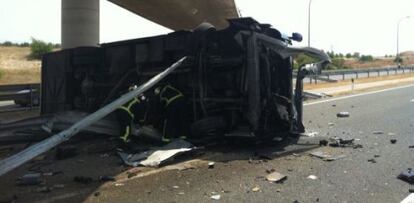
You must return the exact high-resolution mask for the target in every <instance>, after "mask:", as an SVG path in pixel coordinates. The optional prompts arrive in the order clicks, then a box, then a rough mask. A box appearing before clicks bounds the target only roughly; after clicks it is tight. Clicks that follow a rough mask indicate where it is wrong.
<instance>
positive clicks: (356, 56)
mask: <svg viewBox="0 0 414 203" xmlns="http://www.w3.org/2000/svg"><path fill="white" fill-rule="evenodd" d="M359 56H360V53H359V52H354V54H353V55H352V57H354V58H359Z"/></svg>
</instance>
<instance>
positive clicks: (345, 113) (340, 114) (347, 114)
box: [336, 111, 349, 118]
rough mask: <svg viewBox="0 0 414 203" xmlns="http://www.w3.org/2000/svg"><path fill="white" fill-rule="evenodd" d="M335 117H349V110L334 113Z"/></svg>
mask: <svg viewBox="0 0 414 203" xmlns="http://www.w3.org/2000/svg"><path fill="white" fill-rule="evenodd" d="M336 117H338V118H346V117H349V112H347V111H341V112H339V113H337V114H336Z"/></svg>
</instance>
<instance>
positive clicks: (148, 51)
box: [41, 18, 330, 138]
mask: <svg viewBox="0 0 414 203" xmlns="http://www.w3.org/2000/svg"><path fill="white" fill-rule="evenodd" d="M228 22H229V26H228V27H227V28H226V29H223V30H216V29H215V28H214V27H213V26H211V25H210V24H208V23H203V24H201V25H200V26H199V27H197V28H195V29H194V30H192V31H176V32H172V33H169V34H166V35H161V36H155V37H147V38H140V39H133V40H127V41H119V42H112V43H106V44H101V45H100V46H99V47H79V48H73V49H67V50H62V51H58V52H53V53H49V54H47V55H45V56H44V57H43V62H42V93H41V113H42V114H43V115H49V114H58V113H61V112H68V111H76V112H86V113H92V112H94V111H96V110H98V109H99V108H101V107H103V106H105V105H106V104H108V103H110V102H111V101H113V100H115V99H117V98H118V97H119V96H120V95H122V93H124V92H125V90H127V89H128V86H129V85H131V84H137V85H139V84H142V83H144V82H145V81H147V80H148V79H149V78H151V77H153V76H155V75H157V74H158V73H160V72H161V71H163V70H164V69H166V68H167V67H168V66H170V65H171V64H172V63H174V62H175V61H176V60H178V59H180V58H182V57H184V56H187V57H188V60H186V61H185V62H184V63H183V64H182V66H181V67H179V68H178V69H177V70H176V71H174V72H172V73H171V74H169V75H168V76H167V77H166V78H164V79H163V80H162V81H160V83H163V84H170V85H172V86H174V87H175V88H177V89H179V90H180V91H181V92H182V93H183V95H184V96H185V98H186V100H185V101H186V104H187V105H186V115H187V116H186V118H187V119H188V123H189V125H188V131H189V132H191V136H193V137H206V136H212V135H214V136H229V135H248V136H255V137H259V138H274V137H282V136H285V135H288V134H290V133H301V132H304V127H303V124H302V116H301V115H302V94H301V93H302V79H303V77H304V76H306V74H308V73H310V72H312V71H316V72H317V71H319V70H320V69H321V68H322V67H323V66H324V65H326V64H327V63H328V62H329V61H330V59H329V57H328V56H327V55H326V54H325V53H323V52H322V51H319V50H317V49H314V48H310V47H306V48H294V47H291V44H292V40H297V41H300V40H301V36H300V35H299V34H297V33H294V34H293V35H292V36H289V37H287V36H285V35H283V34H282V33H281V32H279V31H278V30H276V29H274V28H272V27H271V26H270V25H268V24H260V23H258V22H257V21H255V20H254V19H252V18H237V19H230V20H228ZM300 53H304V54H308V55H311V56H313V57H316V58H319V59H320V62H319V63H317V64H314V65H313V66H311V67H309V66H307V67H306V68H300V69H299V70H298V72H297V80H296V86H295V88H294V87H293V80H292V79H293V68H292V63H293V61H292V57H293V56H295V55H297V54H300ZM294 89H295V91H293V90H294ZM159 116H162V115H159ZM108 119H109V120H110V119H114V118H112V117H110V116H109V117H108ZM115 123H116V122H115ZM144 125H146V124H144ZM148 125H151V126H154V127H155V128H157V125H153V123H148ZM158 130H161V129H158Z"/></svg>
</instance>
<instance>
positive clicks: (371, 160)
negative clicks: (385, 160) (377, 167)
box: [368, 159, 377, 164]
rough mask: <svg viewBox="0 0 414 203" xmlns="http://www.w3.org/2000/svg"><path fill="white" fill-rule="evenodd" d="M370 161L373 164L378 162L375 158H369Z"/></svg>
mask: <svg viewBox="0 0 414 203" xmlns="http://www.w3.org/2000/svg"><path fill="white" fill-rule="evenodd" d="M368 162H371V163H373V164H375V163H377V161H376V160H375V159H368Z"/></svg>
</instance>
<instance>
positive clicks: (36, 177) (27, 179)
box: [17, 173, 42, 185]
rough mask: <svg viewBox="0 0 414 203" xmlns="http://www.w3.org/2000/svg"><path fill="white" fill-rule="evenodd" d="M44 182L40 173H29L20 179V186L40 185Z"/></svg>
mask: <svg viewBox="0 0 414 203" xmlns="http://www.w3.org/2000/svg"><path fill="white" fill-rule="evenodd" d="M41 182H42V180H41V179H40V173H29V174H25V175H23V176H22V177H20V178H18V182H17V184H18V185H38V184H40V183H41Z"/></svg>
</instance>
